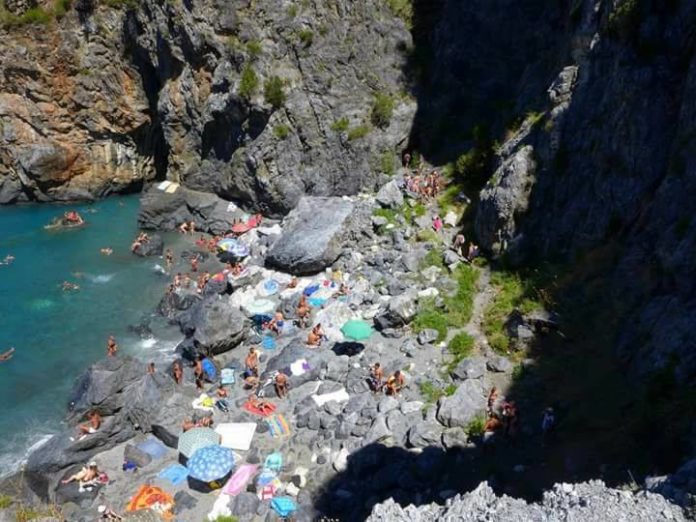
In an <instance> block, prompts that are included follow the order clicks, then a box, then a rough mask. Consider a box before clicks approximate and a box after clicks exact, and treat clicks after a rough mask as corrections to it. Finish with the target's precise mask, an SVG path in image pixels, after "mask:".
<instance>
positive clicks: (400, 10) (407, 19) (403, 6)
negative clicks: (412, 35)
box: [386, 0, 413, 30]
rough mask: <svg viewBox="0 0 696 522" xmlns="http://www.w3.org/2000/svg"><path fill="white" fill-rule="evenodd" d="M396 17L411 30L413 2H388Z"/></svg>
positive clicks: (409, 0) (399, 0)
mask: <svg viewBox="0 0 696 522" xmlns="http://www.w3.org/2000/svg"><path fill="white" fill-rule="evenodd" d="M386 2H387V6H388V7H389V9H390V10H391V12H392V13H394V16H398V17H399V18H401V19H402V20H403V21H404V23H405V24H406V27H407V28H408V29H409V30H410V29H411V28H412V27H413V0H386Z"/></svg>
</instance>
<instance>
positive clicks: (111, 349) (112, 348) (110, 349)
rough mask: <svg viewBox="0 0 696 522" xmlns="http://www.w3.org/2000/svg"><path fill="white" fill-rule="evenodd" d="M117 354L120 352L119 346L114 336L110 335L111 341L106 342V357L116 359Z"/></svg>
mask: <svg viewBox="0 0 696 522" xmlns="http://www.w3.org/2000/svg"><path fill="white" fill-rule="evenodd" d="M116 352H118V344H117V343H116V339H115V338H114V336H113V335H110V336H109V339H108V340H107V341H106V355H108V356H109V357H114V356H115V355H116Z"/></svg>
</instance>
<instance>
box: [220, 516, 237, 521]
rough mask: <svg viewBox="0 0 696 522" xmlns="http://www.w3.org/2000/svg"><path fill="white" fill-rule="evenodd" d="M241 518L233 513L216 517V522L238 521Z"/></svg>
mask: <svg viewBox="0 0 696 522" xmlns="http://www.w3.org/2000/svg"><path fill="white" fill-rule="evenodd" d="M238 521H239V519H238V518H237V517H233V516H231V515H220V516H219V517H217V518H216V519H215V522H238Z"/></svg>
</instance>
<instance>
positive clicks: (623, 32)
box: [607, 0, 640, 38]
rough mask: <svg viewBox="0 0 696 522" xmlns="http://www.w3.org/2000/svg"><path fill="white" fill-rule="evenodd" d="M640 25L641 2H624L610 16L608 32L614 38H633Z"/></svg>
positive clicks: (627, 0) (637, 0)
mask: <svg viewBox="0 0 696 522" xmlns="http://www.w3.org/2000/svg"><path fill="white" fill-rule="evenodd" d="M639 25H640V0H622V1H621V2H620V3H619V4H618V5H617V6H616V7H615V8H614V10H613V11H612V12H611V13H610V14H609V19H608V20H607V30H608V31H609V34H611V35H613V36H619V37H622V38H628V37H631V36H632V35H633V34H635V33H636V32H637V31H638V26H639Z"/></svg>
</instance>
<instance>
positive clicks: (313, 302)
mask: <svg viewBox="0 0 696 522" xmlns="http://www.w3.org/2000/svg"><path fill="white" fill-rule="evenodd" d="M326 301H327V299H326V298H324V297H310V298H309V299H307V302H308V303H309V306H311V307H313V308H321V307H322V306H324V303H326Z"/></svg>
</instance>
